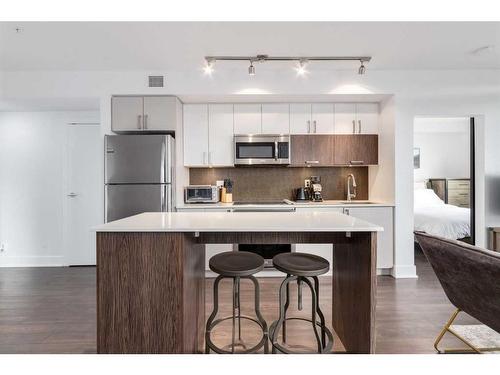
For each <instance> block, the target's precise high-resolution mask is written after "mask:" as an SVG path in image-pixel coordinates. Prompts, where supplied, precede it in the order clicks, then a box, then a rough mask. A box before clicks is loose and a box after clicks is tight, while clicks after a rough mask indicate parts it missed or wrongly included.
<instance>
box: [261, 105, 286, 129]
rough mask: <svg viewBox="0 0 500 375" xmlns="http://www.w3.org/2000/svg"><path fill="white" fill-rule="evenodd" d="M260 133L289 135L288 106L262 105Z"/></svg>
mask: <svg viewBox="0 0 500 375" xmlns="http://www.w3.org/2000/svg"><path fill="white" fill-rule="evenodd" d="M262 133H263V134H288V133H290V105H289V104H262Z"/></svg>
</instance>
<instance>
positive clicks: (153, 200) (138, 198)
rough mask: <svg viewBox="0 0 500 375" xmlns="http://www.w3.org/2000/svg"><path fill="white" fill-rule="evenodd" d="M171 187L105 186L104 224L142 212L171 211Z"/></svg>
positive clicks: (162, 185)
mask: <svg viewBox="0 0 500 375" xmlns="http://www.w3.org/2000/svg"><path fill="white" fill-rule="evenodd" d="M172 201H173V200H172V186H171V185H170V184H156V185H106V218H105V221H106V222H110V221H113V220H118V219H123V218H124V217H128V216H132V215H137V214H140V213H143V212H166V211H172Z"/></svg>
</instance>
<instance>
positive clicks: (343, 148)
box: [334, 134, 378, 165]
mask: <svg viewBox="0 0 500 375" xmlns="http://www.w3.org/2000/svg"><path fill="white" fill-rule="evenodd" d="M334 137H335V141H334V143H335V147H334V154H335V157H334V163H335V165H376V164H378V135H375V134H352V135H351V134H337V135H335V136H334Z"/></svg>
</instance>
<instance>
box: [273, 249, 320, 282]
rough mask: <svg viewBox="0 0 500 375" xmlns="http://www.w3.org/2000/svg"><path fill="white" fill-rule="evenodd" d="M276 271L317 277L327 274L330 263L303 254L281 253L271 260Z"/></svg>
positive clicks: (314, 256) (318, 257) (311, 255)
mask: <svg viewBox="0 0 500 375" xmlns="http://www.w3.org/2000/svg"><path fill="white" fill-rule="evenodd" d="M273 265H274V267H276V269H278V270H280V271H281V272H284V273H286V274H289V275H295V276H305V277H309V276H319V275H323V274H324V273H327V272H328V270H329V269H330V263H328V261H327V260H326V259H325V258H322V257H320V256H317V255H313V254H305V253H282V254H278V255H276V256H275V257H274V258H273Z"/></svg>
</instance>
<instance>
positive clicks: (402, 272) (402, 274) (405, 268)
mask: <svg viewBox="0 0 500 375" xmlns="http://www.w3.org/2000/svg"><path fill="white" fill-rule="evenodd" d="M391 276H392V277H394V278H395V279H417V278H418V275H417V267H415V265H414V264H412V265H394V267H393V268H392V272H391Z"/></svg>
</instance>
